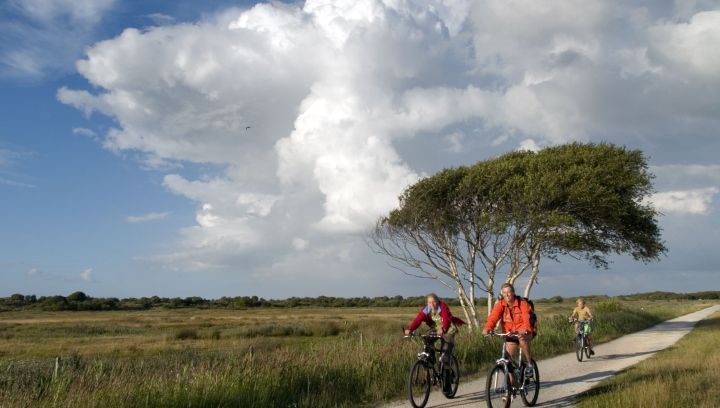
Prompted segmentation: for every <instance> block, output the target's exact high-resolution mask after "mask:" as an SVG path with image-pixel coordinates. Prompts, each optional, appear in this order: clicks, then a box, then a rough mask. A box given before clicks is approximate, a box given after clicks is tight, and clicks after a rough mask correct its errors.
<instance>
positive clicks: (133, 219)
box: [125, 212, 169, 223]
mask: <svg viewBox="0 0 720 408" xmlns="http://www.w3.org/2000/svg"><path fill="white" fill-rule="evenodd" d="M168 214H169V213H167V212H161V213H158V212H149V213H146V214H142V215H128V216H127V217H126V218H125V220H126V221H127V222H130V223H138V222H147V221H156V220H162V219H165V217H167V216H168Z"/></svg>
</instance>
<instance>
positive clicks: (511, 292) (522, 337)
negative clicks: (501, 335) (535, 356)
mask: <svg viewBox="0 0 720 408" xmlns="http://www.w3.org/2000/svg"><path fill="white" fill-rule="evenodd" d="M500 294H501V295H502V299H500V300H499V301H498V302H497V303H495V306H494V307H493V309H492V311H491V312H490V316H488V319H487V322H486V323H485V328H484V329H483V332H482V333H483V335H487V334H488V333H489V332H491V331H492V330H493V329H494V328H495V324H497V322H498V321H501V322H502V330H503V331H504V332H516V333H517V334H518V335H519V338H518V339H515V338H506V339H505V342H506V343H505V344H506V347H507V351H508V353H510V355H514V354H515V353H516V352H517V347H518V343H519V344H520V348H521V349H522V351H523V354H524V355H525V359H526V361H530V359H531V358H532V354H530V341H531V340H532V338H533V333H532V327H531V326H530V304H528V302H527V300H523V299H521V298H518V297H516V296H515V288H514V287H513V285H512V284H510V283H504V284H503V285H502V287H501V289H500ZM527 368H528V370H529V371H528V373H529V374H531V373H532V366H531V365H528V366H527Z"/></svg>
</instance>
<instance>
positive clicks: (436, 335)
mask: <svg viewBox="0 0 720 408" xmlns="http://www.w3.org/2000/svg"><path fill="white" fill-rule="evenodd" d="M403 337H404V338H406V339H410V338H413V337H423V338H430V339H439V338H442V336H440V335H439V334H437V333H435V332H430V333H426V334H415V333H414V332H410V334H408V335H406V336H403Z"/></svg>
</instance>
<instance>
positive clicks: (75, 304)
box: [0, 291, 720, 311]
mask: <svg viewBox="0 0 720 408" xmlns="http://www.w3.org/2000/svg"><path fill="white" fill-rule="evenodd" d="M586 298H587V299H588V300H591V301H592V300H601V299H609V298H610V297H609V296H605V295H594V296H586ZM615 298H616V299H619V300H708V299H720V291H705V292H695V293H673V292H649V293H637V294H632V295H621V296H616V297H615ZM571 299H574V298H571ZM481 301H482V300H481ZM535 301H536V302H548V303H560V302H563V301H564V299H563V297H561V296H553V297H550V298H543V299H536V300H535ZM445 302H447V304H449V305H450V306H458V301H457V299H445ZM424 303H425V296H424V295H421V296H408V297H403V296H399V295H398V296H391V297H389V296H376V297H352V298H341V297H332V296H318V297H291V298H287V299H264V298H260V297H257V296H236V297H227V296H224V297H221V298H219V299H204V298H202V297H199V296H191V297H186V298H179V297H175V298H167V297H159V296H152V297H141V298H124V299H118V298H114V297H111V298H93V297H90V296H88V295H86V294H85V293H83V292H74V293H71V294H70V295H68V296H59V295H58V296H39V297H38V296H35V295H22V294H19V293H16V294H13V295H10V296H9V297H5V298H0V311H7V310H18V309H37V310H43V311H61V310H78V311H79V310H148V309H154V308H164V309H182V308H201V309H248V308H256V307H265V308H293V307H401V306H408V307H414V306H420V305H422V304H424Z"/></svg>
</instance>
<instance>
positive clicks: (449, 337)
mask: <svg viewBox="0 0 720 408" xmlns="http://www.w3.org/2000/svg"><path fill="white" fill-rule="evenodd" d="M442 338H443V340H444V344H443V346H442V355H441V356H440V361H442V362H443V363H445V364H448V363H450V356H452V353H453V350H454V349H455V334H453V333H446V334H443V335H442Z"/></svg>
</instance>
